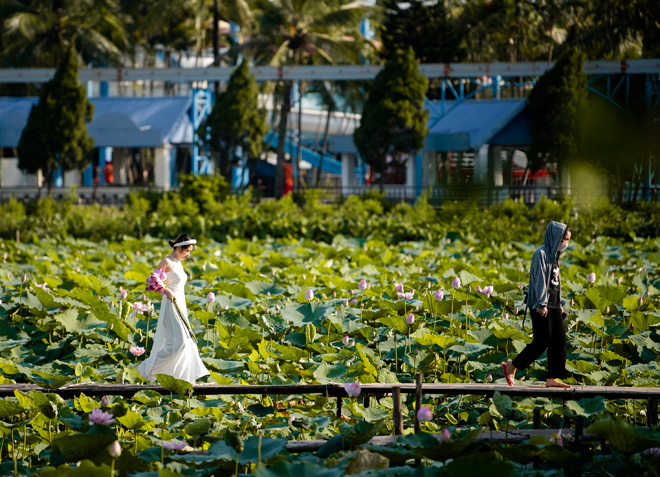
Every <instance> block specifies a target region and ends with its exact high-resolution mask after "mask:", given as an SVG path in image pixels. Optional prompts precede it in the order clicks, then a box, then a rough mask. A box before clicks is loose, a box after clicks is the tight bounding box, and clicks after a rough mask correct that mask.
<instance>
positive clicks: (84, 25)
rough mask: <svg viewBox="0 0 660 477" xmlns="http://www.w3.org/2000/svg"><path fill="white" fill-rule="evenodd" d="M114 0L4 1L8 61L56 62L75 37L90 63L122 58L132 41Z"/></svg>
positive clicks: (35, 64)
mask: <svg viewBox="0 0 660 477" xmlns="http://www.w3.org/2000/svg"><path fill="white" fill-rule="evenodd" d="M119 13H120V12H119V7H118V4H117V2H115V1H114V0H24V1H13V2H10V1H5V2H3V3H1V4H0V18H2V19H3V20H2V32H3V33H2V57H3V60H2V63H3V65H2V66H12V67H42V68H47V67H55V66H56V65H57V64H58V61H59V58H60V57H61V56H62V54H63V53H64V52H65V51H66V50H67V49H68V47H69V46H70V45H71V43H72V42H73V43H75V45H73V46H75V49H76V50H77V51H78V52H79V56H80V59H81V60H82V62H83V63H84V64H97V65H98V64H105V65H110V64H113V65H114V64H119V61H120V56H121V53H122V52H123V51H124V50H125V48H126V47H127V44H128V41H127V37H126V30H125V28H124V24H123V22H122V21H121V20H120V17H119V16H118V15H119Z"/></svg>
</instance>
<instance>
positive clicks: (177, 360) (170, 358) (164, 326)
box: [137, 234, 209, 384]
mask: <svg viewBox="0 0 660 477" xmlns="http://www.w3.org/2000/svg"><path fill="white" fill-rule="evenodd" d="M195 243H197V241H196V240H194V239H191V238H190V236H189V235H188V234H181V235H179V237H177V239H176V240H174V241H172V240H170V241H169V244H170V246H171V247H172V253H171V254H169V255H167V256H166V257H165V258H163V260H162V261H161V262H160V264H159V265H158V268H160V269H162V270H163V271H164V272H165V274H166V278H165V280H163V282H164V284H165V289H164V290H163V301H162V302H161V305H160V315H159V317H158V325H157V326H156V337H155V338H154V342H153V346H152V348H151V352H150V354H149V357H148V358H147V359H146V360H145V361H143V362H142V363H141V364H140V365H139V366H138V368H137V369H138V372H139V373H140V374H141V375H142V377H143V378H144V379H146V380H147V381H154V380H155V379H156V375H157V374H167V375H170V376H173V377H174V378H176V379H183V380H185V381H188V382H189V383H192V384H194V383H195V381H196V380H197V379H199V378H201V377H202V376H206V375H207V374H209V371H208V369H206V366H204V363H203V362H202V360H201V358H200V357H199V351H198V349H197V342H196V340H195V338H194V335H192V329H191V327H190V323H189V322H188V309H187V307H186V295H185V293H184V286H185V284H186V280H187V279H188V277H187V275H186V272H184V270H183V265H182V264H181V262H182V261H183V260H185V259H186V258H188V257H189V256H190V253H191V252H192V251H193V250H195ZM177 306H178V310H180V311H181V315H182V316H180V315H179V313H178V311H177Z"/></svg>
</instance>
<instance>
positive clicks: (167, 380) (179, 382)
mask: <svg viewBox="0 0 660 477" xmlns="http://www.w3.org/2000/svg"><path fill="white" fill-rule="evenodd" d="M156 381H158V384H160V385H161V386H163V388H164V389H165V390H166V391H169V392H171V393H174V394H178V395H179V396H188V395H189V394H190V393H192V389H193V388H192V384H190V383H189V382H188V381H184V380H183V379H176V378H173V377H172V376H170V375H168V374H157V375H156Z"/></svg>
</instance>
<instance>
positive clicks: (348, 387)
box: [344, 381, 362, 397]
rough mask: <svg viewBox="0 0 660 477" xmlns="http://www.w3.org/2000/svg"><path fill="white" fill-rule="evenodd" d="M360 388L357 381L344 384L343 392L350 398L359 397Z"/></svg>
mask: <svg viewBox="0 0 660 477" xmlns="http://www.w3.org/2000/svg"><path fill="white" fill-rule="evenodd" d="M361 388H362V386H361V385H360V382H359V381H356V382H354V383H346V384H344V390H345V391H346V394H348V395H349V396H350V397H358V396H359V395H360V391H361Z"/></svg>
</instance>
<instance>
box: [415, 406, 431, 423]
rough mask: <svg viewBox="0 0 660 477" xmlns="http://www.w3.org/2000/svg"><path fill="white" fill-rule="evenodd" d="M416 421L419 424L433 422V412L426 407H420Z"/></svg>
mask: <svg viewBox="0 0 660 477" xmlns="http://www.w3.org/2000/svg"><path fill="white" fill-rule="evenodd" d="M417 420H418V421H420V422H425V421H432V420H433V411H431V408H430V407H428V406H422V407H420V408H419V411H417Z"/></svg>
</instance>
